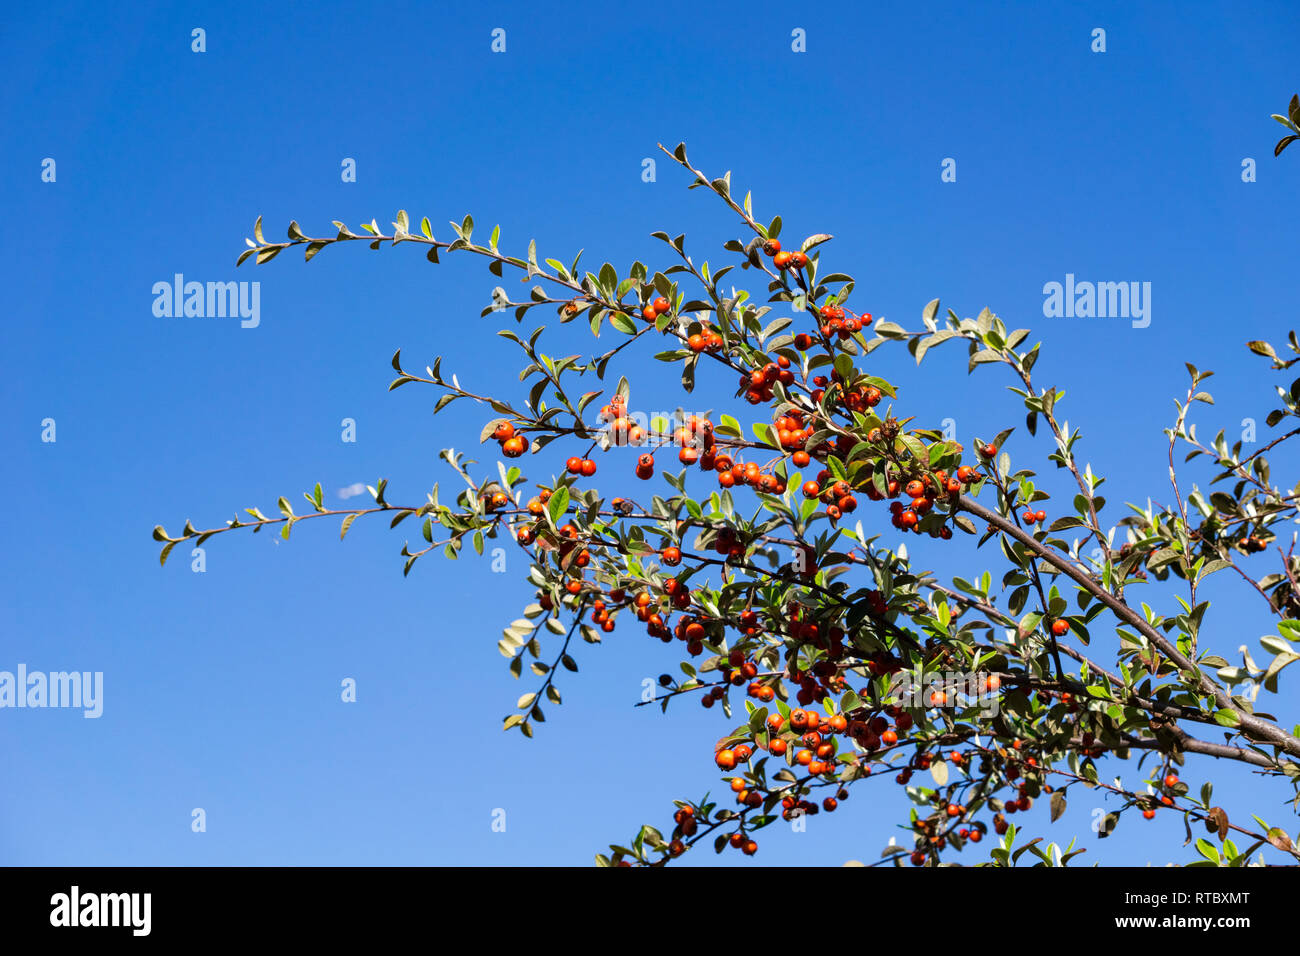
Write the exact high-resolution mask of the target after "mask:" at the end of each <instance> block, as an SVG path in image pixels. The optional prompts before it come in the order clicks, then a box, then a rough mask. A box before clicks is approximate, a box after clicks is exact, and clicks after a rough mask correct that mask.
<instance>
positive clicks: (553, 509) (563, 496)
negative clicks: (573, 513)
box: [546, 485, 569, 526]
mask: <svg viewBox="0 0 1300 956" xmlns="http://www.w3.org/2000/svg"><path fill="white" fill-rule="evenodd" d="M568 509H569V489H568V486H566V485H561V486H560V487H559V488H556V489H555V492H554V493H553V494H552V495H551V500H550V501H548V502H547V503H546V510H547V512H548V513H549V514H550V516H551V523H552V524H555V525H557V526H558V525H559V524H560V521H561V519H562V518H563V517H564V514H565V512H566V511H568Z"/></svg>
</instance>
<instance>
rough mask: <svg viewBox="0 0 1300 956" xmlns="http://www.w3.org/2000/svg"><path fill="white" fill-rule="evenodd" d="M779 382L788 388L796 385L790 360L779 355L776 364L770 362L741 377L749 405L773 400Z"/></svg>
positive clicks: (743, 392) (741, 384)
mask: <svg viewBox="0 0 1300 956" xmlns="http://www.w3.org/2000/svg"><path fill="white" fill-rule="evenodd" d="M778 382H780V383H781V384H782V385H785V386H786V387H789V386H790V385H793V384H794V372H793V371H792V370H791V368H790V360H789V359H788V358H786V357H785V356H784V355H778V356H777V359H776V361H775V362H768V363H767V364H766V365H764V366H763V367H762V368H756V369H754V371H752V372H750V373H748V374H746V375H742V376H740V390H741V393H742V394H743V395H744V396H745V401H747V402H749V404H751V405H762V404H763V403H764V402H770V401H771V400H772V396H773V394H774V389H775V387H776V384H777V383H778Z"/></svg>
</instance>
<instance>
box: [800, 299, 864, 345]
mask: <svg viewBox="0 0 1300 956" xmlns="http://www.w3.org/2000/svg"><path fill="white" fill-rule="evenodd" d="M818 314H819V315H820V316H821V320H822V325H821V333H822V336H823V337H825V338H828V339H829V338H831V337H832V336H838V337H839V338H840V339H841V340H843V339H847V338H849V337H850V336H852V335H853V333H854V332H861V331H862V329H863V327H865V326H869V325H870V324H871V313H870V312H868V313H866V314H864V315H862V316H856V315H853V314H852V313H849V314H846V313H845V312H844V309H842V308H841V307H840V306H838V305H824V306H822V307H821V309H820V310H818ZM805 337H806V338H807V339H809V340H811V338H812V337H811V336H808V335H807V334H806V333H805ZM795 338H796V339H797V338H798V336H796V337H795ZM811 344H812V342H811V341H809V342H808V345H811ZM795 348H799V343H798V342H797V341H796V343H795ZM806 350H807V346H805V347H804V348H802V349H800V351H806Z"/></svg>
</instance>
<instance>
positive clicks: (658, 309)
mask: <svg viewBox="0 0 1300 956" xmlns="http://www.w3.org/2000/svg"><path fill="white" fill-rule="evenodd" d="M672 310H673V304H672V303H671V302H669V301H668V300H667V299H666V298H664V297H663V296H659V297H658V298H656V299H654V300H653V301H651V302H647V303H646V306H645V308H644V309H642V310H641V318H643V319H645V320H646V321H647V322H653V321H655V319H657V318H659V316H661V315H667V314H668V313H669V312H671V311H672Z"/></svg>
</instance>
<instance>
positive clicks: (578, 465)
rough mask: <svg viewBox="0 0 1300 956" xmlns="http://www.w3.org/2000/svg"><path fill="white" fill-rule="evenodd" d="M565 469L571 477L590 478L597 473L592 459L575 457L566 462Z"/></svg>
mask: <svg viewBox="0 0 1300 956" xmlns="http://www.w3.org/2000/svg"><path fill="white" fill-rule="evenodd" d="M565 469H566V470H567V471H568V472H569V474H571V475H582V477H584V478H590V477H591V476H592V475H594V474H595V473H596V463H595V462H594V461H592V460H591V459H590V458H579V457H578V456H577V455H574V456H573V457H572V458H570V459H569V460H568V461H567V462H565Z"/></svg>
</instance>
